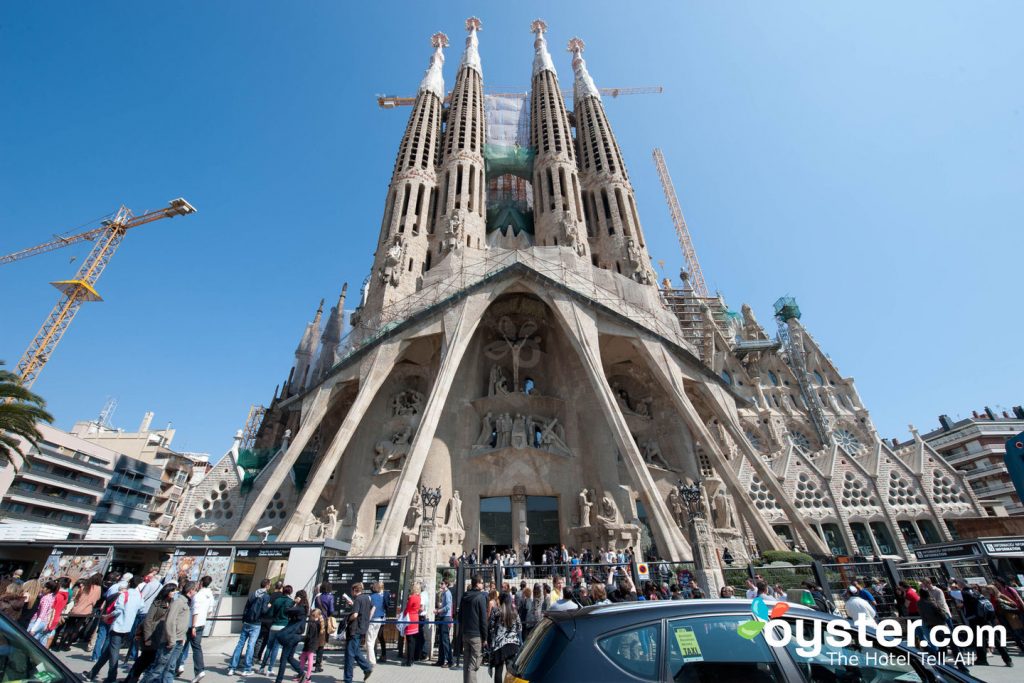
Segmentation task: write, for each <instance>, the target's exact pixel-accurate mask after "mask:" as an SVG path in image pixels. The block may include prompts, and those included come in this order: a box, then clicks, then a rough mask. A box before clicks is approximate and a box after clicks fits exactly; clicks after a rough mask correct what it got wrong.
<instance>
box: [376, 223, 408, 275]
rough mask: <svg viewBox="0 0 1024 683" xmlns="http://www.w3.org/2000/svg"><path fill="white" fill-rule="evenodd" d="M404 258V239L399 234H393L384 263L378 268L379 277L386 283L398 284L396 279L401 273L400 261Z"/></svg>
mask: <svg viewBox="0 0 1024 683" xmlns="http://www.w3.org/2000/svg"><path fill="white" fill-rule="evenodd" d="M404 260H405V239H404V238H403V237H402V236H401V235H395V236H394V237H393V238H392V240H391V245H390V246H389V247H388V251H387V255H386V256H385V257H384V263H383V264H382V265H381V268H380V279H381V282H383V283H384V284H386V285H391V286H392V287H397V286H398V280H399V278H400V277H401V275H402V262H403V261H404Z"/></svg>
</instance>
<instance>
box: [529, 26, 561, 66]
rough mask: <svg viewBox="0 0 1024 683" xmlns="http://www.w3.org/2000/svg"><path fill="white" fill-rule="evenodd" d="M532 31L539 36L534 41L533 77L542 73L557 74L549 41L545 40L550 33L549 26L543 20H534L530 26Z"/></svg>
mask: <svg viewBox="0 0 1024 683" xmlns="http://www.w3.org/2000/svg"><path fill="white" fill-rule="evenodd" d="M530 31H531V32H533V33H536V34H537V39H536V40H534V41H533V75H534V77H536V76H537V74H539V73H540V72H541V71H550V72H551V73H553V74H557V73H558V72H557V71H555V64H554V62H552V61H551V54H550V53H548V41H546V40H544V34H545V33H547V31H548V25H547V24H546V23H544V20H543V19H534V20H533V23H532V24H530Z"/></svg>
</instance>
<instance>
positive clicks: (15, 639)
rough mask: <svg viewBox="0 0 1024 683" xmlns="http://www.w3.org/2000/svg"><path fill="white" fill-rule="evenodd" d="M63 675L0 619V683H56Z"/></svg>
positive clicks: (43, 651)
mask: <svg viewBox="0 0 1024 683" xmlns="http://www.w3.org/2000/svg"><path fill="white" fill-rule="evenodd" d="M64 680H65V678H64V673H63V672H62V671H61V670H60V669H59V668H57V666H56V665H55V664H54V663H53V662H51V661H50V660H49V659H48V658H47V655H46V651H45V650H43V649H42V648H41V647H39V645H38V644H37V643H36V642H35V641H33V640H31V639H30V638H29V637H28V636H27V635H25V633H23V632H22V631H20V630H18V628H17V627H15V626H13V625H12V624H11V623H10V622H8V621H7V620H6V619H0V682H2V683H17V682H19V681H33V682H34V683H60V682H62V681H64Z"/></svg>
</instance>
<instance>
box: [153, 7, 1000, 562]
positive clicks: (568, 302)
mask: <svg viewBox="0 0 1024 683" xmlns="http://www.w3.org/2000/svg"><path fill="white" fill-rule="evenodd" d="M479 30H480V23H479V21H478V20H476V19H470V20H467V33H468V35H467V38H466V46H465V49H464V50H463V52H462V55H461V60H460V63H459V66H458V69H457V70H456V76H455V83H454V87H453V88H452V91H451V96H450V103H449V104H448V105H447V106H446V104H445V103H446V100H445V88H444V80H443V64H444V48H445V47H446V46H447V44H448V40H447V38H446V37H445V36H444V35H443V34H435V36H434V37H433V38H432V44H433V47H434V52H433V54H432V56H431V58H430V63H429V67H428V70H427V72H426V74H425V76H424V78H423V82H422V84H421V85H420V88H419V91H418V94H417V97H416V101H415V104H414V105H413V108H412V113H411V115H410V118H409V122H408V126H407V128H406V131H405V134H404V136H403V138H402V141H401V143H400V145H399V152H398V156H397V158H396V163H395V168H394V171H393V174H392V178H391V182H390V185H389V187H388V191H387V193H386V200H385V206H384V211H383V218H382V225H381V229H380V238H379V241H378V245H377V249H376V253H375V255H374V260H373V266H372V270H371V272H370V276H369V278H368V280H367V283H366V285H365V286H364V288H363V291H362V292H361V294H360V300H359V302H358V304H357V306H356V309H355V312H354V313H353V314H352V315H351V318H350V320H349V324H350V325H351V328H352V329H351V332H349V334H348V335H347V336H345V337H344V338H343V337H342V332H343V330H344V328H345V325H344V323H345V320H344V316H345V313H344V310H345V301H346V299H345V296H346V294H345V292H343V293H342V296H341V298H340V299H339V301H338V303H337V305H336V306H334V307H333V308H332V309H331V310H330V311H329V313H328V319H327V321H326V322H325V323H323V324H322V322H321V321H322V308H323V306H322V304H321V309H320V310H318V312H317V314H316V316H315V317H314V319H313V321H311V322H310V323H309V324H308V325H307V328H306V330H305V331H304V332H303V335H302V337H301V341H300V343H299V346H298V348H297V350H296V354H295V364H294V366H293V367H292V370H291V373H290V375H289V378H288V380H287V381H286V382H285V383H284V384H283V385H282V386H281V388H280V390H279V391H276V392H275V395H274V398H273V401H272V402H271V404H270V406H269V407H268V409H267V412H266V415H265V417H264V419H263V422H262V425H261V427H260V430H259V432H258V435H257V437H256V442H255V448H253V449H240V448H239V441H240V439H236V441H235V444H234V445H233V447H232V450H231V451H230V452H229V453H228V454H227V455H226V456H225V457H224V458H223V459H222V460H221V461H220V462H219V463H218V465H217V466H216V467H215V468H214V469H213V470H212V471H211V472H209V473H208V474H207V475H206V477H205V478H204V480H203V481H202V482H200V483H199V484H198V485H197V486H195V487H193V488H192V489H191V490H190V491H189V493H188V494H187V497H186V499H185V500H184V501H183V504H182V506H181V511H182V512H181V515H180V516H179V518H178V520H177V521H176V523H175V525H174V529H173V534H174V535H175V536H177V537H187V536H192V537H202V536H204V535H205V536H207V537H221V538H225V537H230V538H233V539H235V540H248V539H250V538H258V537H259V536H260V533H262V534H264V535H266V536H269V537H276V538H277V539H278V540H283V541H294V540H300V539H304V538H325V537H328V538H335V539H338V540H340V541H342V542H343V543H346V544H348V545H349V547H350V551H349V552H350V553H351V554H354V555H394V554H404V553H406V552H416V551H418V552H420V553H421V554H422V552H423V551H424V548H423V547H422V546H423V541H422V539H421V533H420V531H421V527H422V524H423V519H422V517H423V507H422V505H421V501H420V500H419V496H420V494H419V490H420V487H421V486H424V485H425V486H429V487H440V490H441V504H440V506H439V509H438V512H437V518H436V528H435V529H434V532H433V535H432V538H431V539H430V553H431V555H432V556H433V557H436V558H446V557H447V556H448V554H450V553H452V552H455V553H459V552H461V551H462V550H463V549H464V548H465V549H468V548H473V547H476V548H482V549H484V550H487V549H489V548H504V547H511V548H514V549H515V550H516V551H518V552H520V553H521V552H522V551H523V550H524V549H525V548H526V547H530V548H532V549H534V551H535V556H536V555H538V554H539V552H538V551H539V549H540V548H542V547H550V546H552V545H562V544H564V545H566V546H567V547H570V548H577V549H581V548H583V547H590V548H593V549H595V550H596V549H598V548H607V547H612V548H618V547H623V546H634V547H637V546H641V545H643V546H647V547H649V548H652V549H654V552H657V554H659V555H660V556H661V557H664V558H667V559H674V560H688V559H691V558H692V555H693V549H692V548H691V546H690V541H689V538H690V537H689V534H688V532H687V529H688V526H687V524H688V520H687V519H686V514H685V512H684V510H683V505H682V504H681V501H680V499H679V495H678V492H677V491H676V486H677V485H678V484H679V483H680V482H688V481H698V480H699V481H701V482H702V485H703V486H702V488H703V490H704V494H705V499H704V502H703V505H704V507H705V509H706V511H707V516H708V519H709V522H710V526H711V528H712V531H711V533H712V534H713V544H712V545H714V546H716V547H717V549H718V550H720V549H722V548H725V547H728V548H729V549H730V552H731V553H732V555H733V556H734V557H736V558H737V559H738V560H740V561H742V560H743V559H744V558H746V557H748V556H749V555H750V554H752V553H753V552H755V551H764V550H768V549H782V548H785V547H787V546H789V547H799V548H802V549H805V550H808V551H811V552H814V553H820V554H828V555H840V554H842V555H876V554H877V555H901V556H904V557H909V556H910V553H911V546H912V545H914V544H916V543H920V542H932V541H942V540H949V539H950V538H951V536H950V530H949V528H948V527H947V526H946V524H945V520H946V519H948V518H951V517H958V516H979V515H981V514H983V513H982V509H981V508H980V506H979V505H978V502H977V500H976V499H975V498H974V497H973V494H972V493H971V491H970V488H969V487H967V486H965V485H964V481H963V479H962V477H961V476H960V475H959V474H958V473H957V472H956V471H955V470H953V469H952V468H950V467H948V466H947V465H946V464H945V463H944V462H943V460H942V459H941V458H940V457H939V456H938V455H937V454H936V453H935V452H934V451H933V450H932V449H931V448H930V447H928V446H927V445H926V444H925V443H924V442H923V441H921V440H920V439H919V438H915V440H914V442H913V444H912V445H910V446H907V447H904V448H900V449H894V448H893V447H892V446H890V445H889V444H887V443H885V442H884V441H882V440H881V439H880V438H879V437H878V435H877V434H876V432H875V430H874V427H873V425H872V423H871V419H870V416H869V414H868V411H867V410H866V408H865V407H864V405H863V404H862V403H861V401H860V397H859V396H858V394H857V391H856V389H855V387H854V384H853V381H852V380H851V379H849V378H845V377H843V376H842V375H841V374H840V372H839V370H838V369H837V368H836V367H835V365H834V364H833V363H832V361H831V360H829V359H828V357H827V356H826V355H825V354H824V353H823V352H822V350H821V349H820V348H819V347H818V345H817V344H816V343H815V341H814V340H813V338H812V337H811V336H810V334H808V333H807V331H806V330H805V329H804V327H803V326H802V324H801V323H800V320H799V316H798V315H793V314H792V311H791V310H790V309H786V308H785V307H783V310H782V311H781V312H780V314H779V316H778V319H779V320H782V322H781V323H780V329H779V332H780V336H779V337H778V338H776V337H774V336H772V335H769V334H768V333H767V332H766V331H765V329H764V328H762V326H761V325H760V324H758V322H757V320H756V319H755V318H754V315H753V313H752V312H751V310H750V309H749V307H747V306H744V307H743V309H742V313H741V314H734V313H732V312H731V311H729V310H728V307H727V306H726V304H725V302H724V300H722V299H721V298H720V297H716V298H713V299H700V298H698V297H697V296H696V295H695V294H694V293H693V291H692V290H691V289H688V288H686V287H685V286H684V289H683V290H671V288H670V286H669V285H668V284H667V283H666V284H664V285H661V286H659V284H658V283H657V281H656V278H655V275H654V271H653V268H652V267H651V262H650V261H651V259H650V256H649V255H648V253H647V248H646V244H645V240H644V233H643V229H642V226H641V223H640V217H639V213H638V211H637V206H636V201H635V197H634V194H633V188H632V185H631V184H630V180H629V176H628V173H627V170H626V168H625V165H624V163H623V159H622V155H621V152H620V150H619V147H618V143H617V141H616V139H615V137H614V134H613V133H612V129H611V126H610V123H609V120H608V118H607V116H606V113H605V110H604V107H603V104H602V102H601V96H600V92H599V90H598V89H597V88H596V87H595V85H594V81H593V79H592V78H591V76H590V75H589V73H588V71H587V67H586V63H585V61H584V59H583V57H582V53H583V48H584V46H583V42H582V41H580V40H578V39H574V40H573V41H571V42H570V50H571V51H572V54H573V59H572V69H573V88H574V103H575V108H574V110H573V111H571V112H570V111H568V110H567V109H566V105H565V100H564V98H563V97H562V95H561V92H560V86H559V80H558V76H557V71H556V69H555V66H554V62H553V59H552V57H551V55H550V53H549V51H548V48H547V42H546V38H545V32H546V26H545V25H544V23H543V22H541V21H539V20H538V21H536V22H534V24H533V26H532V30H533V32H534V34H535V40H534V57H533V64H532V82H531V93H530V96H529V131H528V139H527V140H524V142H526V143H527V144H526V145H524V146H523V148H522V149H520V148H518V147H517V148H515V149H512V150H511V151H510V150H508V149H501V148H498V146H497V145H496V144H492V143H491V142H489V141H491V140H492V137H491V136H490V133H489V129H488V119H487V116H486V112H485V97H484V94H483V70H482V66H481V60H480V55H479V51H478V36H477V33H478V31H479ZM523 150H525V151H526V152H528V153H522V152H523ZM510 159H511V160H512V161H509V160H510ZM509 187H512V188H516V192H518V193H520V195H521V193H522V192H524V191H525V192H527V193H528V194H529V201H521V199H522V197H521V196H511V195H509V194H507V192H506V190H505V188H509ZM673 301H675V302H679V301H682V302H683V303H684V304H685V305H683V306H682V307H680V306H676V305H675V304H674V303H673ZM684 309H686V310H688V311H689V312H690V313H689V314H687V315H682V314H680V311H681V310H684ZM694 312H696V314H693V313H694ZM268 528H269V529H268ZM257 530H263V531H262V532H258V531H257Z"/></svg>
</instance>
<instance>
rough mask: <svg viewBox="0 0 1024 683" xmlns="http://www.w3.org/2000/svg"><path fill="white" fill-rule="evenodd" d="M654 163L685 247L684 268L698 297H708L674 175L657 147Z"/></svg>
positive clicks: (682, 245)
mask: <svg viewBox="0 0 1024 683" xmlns="http://www.w3.org/2000/svg"><path fill="white" fill-rule="evenodd" d="M654 165H655V166H656V167H657V168H658V177H659V178H660V179H661V189H662V190H664V191H665V201H667V202H668V211H669V213H670V214H672V223H673V225H675V226H676V235H677V236H678V237H679V245H680V246H681V247H682V248H683V259H684V261H685V264H684V268H685V270H686V272H687V275H688V277H689V280H690V284H691V286H692V287H693V292H694V294H696V295H697V296H698V297H700V298H702V299H706V298H708V296H709V294H708V287H707V285H706V284H704V273H703V272H701V269H700V262H699V261H697V251H696V250H695V249H694V248H693V240H691V239H690V229H689V228H688V227H686V218H684V217H683V210H682V209H681V208H680V207H679V199H678V198H677V197H676V190H675V186H673V185H672V176H670V175H669V174H668V166H666V165H665V157H664V155H663V154H662V153H661V150H660V149H658V148H657V147H655V148H654Z"/></svg>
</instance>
